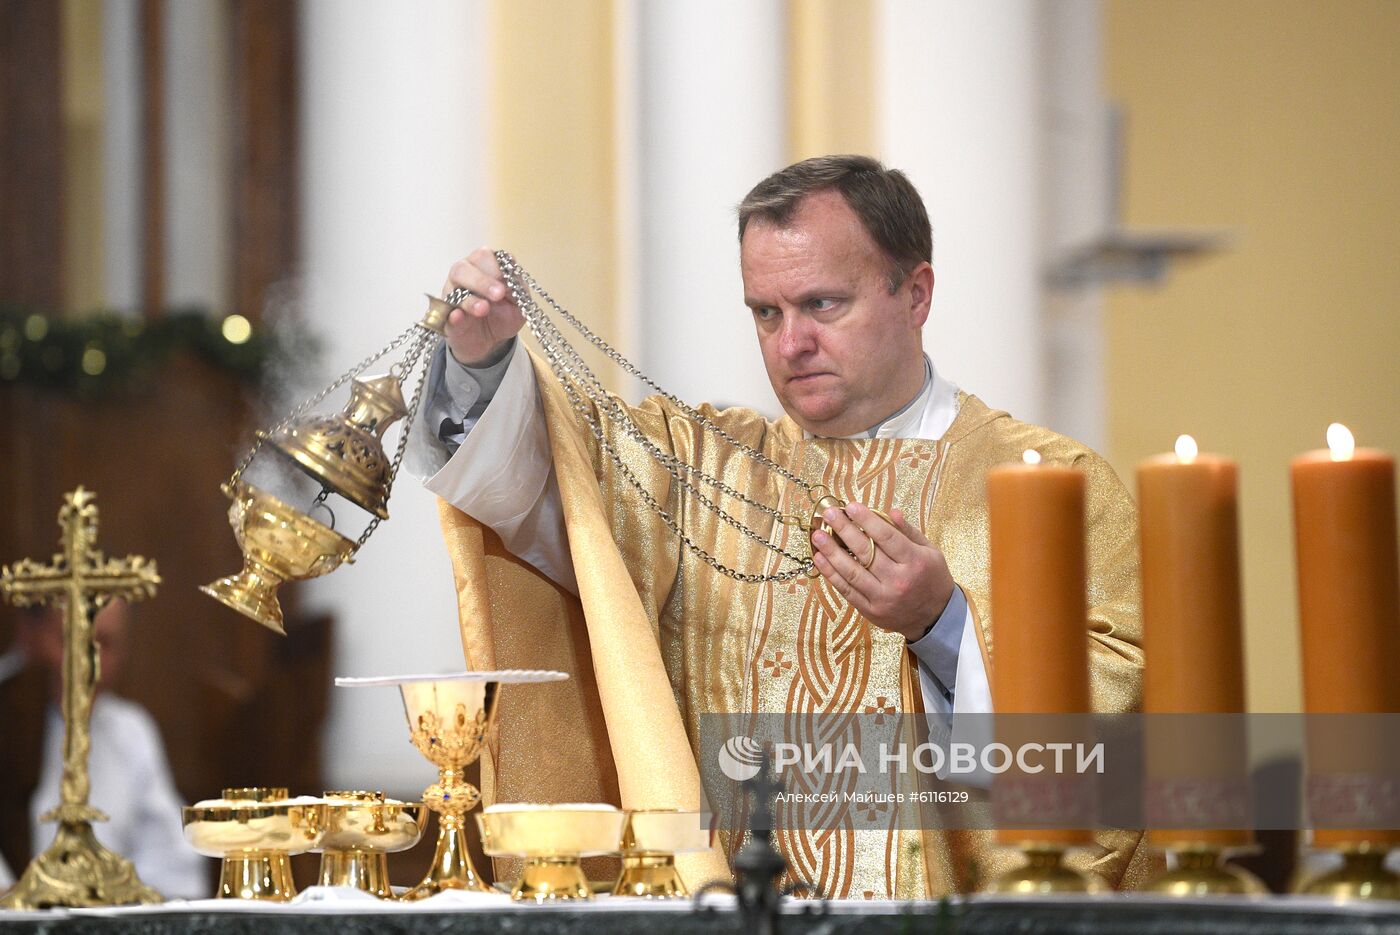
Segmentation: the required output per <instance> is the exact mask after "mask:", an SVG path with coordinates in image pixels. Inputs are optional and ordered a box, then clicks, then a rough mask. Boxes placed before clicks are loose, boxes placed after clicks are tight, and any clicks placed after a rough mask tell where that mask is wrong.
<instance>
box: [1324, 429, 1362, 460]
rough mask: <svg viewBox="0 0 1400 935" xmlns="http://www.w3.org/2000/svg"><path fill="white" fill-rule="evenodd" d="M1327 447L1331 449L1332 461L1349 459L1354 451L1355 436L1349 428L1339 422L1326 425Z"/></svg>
mask: <svg viewBox="0 0 1400 935" xmlns="http://www.w3.org/2000/svg"><path fill="white" fill-rule="evenodd" d="M1327 447H1328V448H1331V449H1332V460H1333V461H1350V460H1351V456H1352V454H1353V453H1354V452H1355V451H1356V438H1355V436H1353V435H1352V434H1351V429H1349V428H1347V427H1346V426H1345V425H1342V423H1340V422H1333V423H1332V424H1331V425H1329V426H1327Z"/></svg>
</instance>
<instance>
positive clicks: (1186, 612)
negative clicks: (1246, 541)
mask: <svg viewBox="0 0 1400 935" xmlns="http://www.w3.org/2000/svg"><path fill="white" fill-rule="evenodd" d="M1195 448H1196V444H1195V442H1194V441H1193V440H1192V439H1191V437H1190V436H1189V435H1183V436H1182V437H1181V439H1179V440H1178V445H1177V451H1176V452H1175V453H1174V454H1168V455H1159V456H1158V457H1155V458H1150V459H1148V460H1147V461H1144V462H1143V463H1142V464H1140V465H1138V472H1137V480H1138V511H1139V517H1140V520H1141V532H1140V536H1141V540H1140V541H1141V549H1142V630H1143V655H1144V656H1145V657H1146V660H1147V662H1146V672H1145V673H1144V676H1143V711H1144V712H1146V713H1148V714H1190V713H1238V712H1242V711H1244V645H1243V640H1242V637H1241V633H1240V617H1241V614H1240V562H1239V532H1238V520H1237V515H1236V499H1237V498H1236V483H1237V481H1236V477H1237V475H1238V469H1237V468H1236V465H1235V462H1234V461H1232V460H1231V459H1229V458H1224V457H1221V456H1219V455H1212V454H1200V453H1198V452H1197V451H1196V450H1195Z"/></svg>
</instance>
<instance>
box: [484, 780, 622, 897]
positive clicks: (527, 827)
mask: <svg viewBox="0 0 1400 935" xmlns="http://www.w3.org/2000/svg"><path fill="white" fill-rule="evenodd" d="M623 817H624V816H623V813H622V812H620V811H618V809H617V808H616V807H614V806H612V805H594V804H574V805H534V804H525V803H518V804H509V805H493V806H491V807H490V808H488V809H486V811H485V812H483V813H482V814H480V815H478V816H476V820H477V824H479V825H480V826H481V847H482V849H483V850H484V851H485V852H486V853H487V854H489V855H490V856H492V857H524V858H525V869H524V870H522V871H521V873H520V879H518V880H516V881H515V885H514V886H512V887H511V891H510V896H511V899H515V900H520V901H524V902H538V903H542V902H554V901H557V900H569V899H592V898H593V890H592V889H591V888H590V887H589V885H588V878H587V877H585V876H584V875H583V867H582V866H581V865H580V863H579V859H580V858H583V857H596V856H598V855H600V854H616V853H617V851H618V845H619V842H620V841H621V837H622V821H623Z"/></svg>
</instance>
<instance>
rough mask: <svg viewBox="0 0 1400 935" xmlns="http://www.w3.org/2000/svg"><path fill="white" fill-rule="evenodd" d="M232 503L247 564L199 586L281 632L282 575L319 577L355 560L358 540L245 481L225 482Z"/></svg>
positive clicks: (232, 522)
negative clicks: (278, 587) (280, 589)
mask: <svg viewBox="0 0 1400 935" xmlns="http://www.w3.org/2000/svg"><path fill="white" fill-rule="evenodd" d="M224 492H225V493H226V494H227V495H228V496H229V498H230V499H231V500H232V501H233V503H232V504H231V505H230V506H229V508H228V520H229V525H231V526H232V527H233V535H234V538H235V539H236V540H237V541H238V547H239V548H240V549H242V550H243V570H242V571H240V572H239V573H238V574H236V575H230V576H228V577H227V578H220V579H219V580H218V581H215V582H214V583H212V584H206V585H203V586H202V587H200V590H201V591H203V592H204V593H205V594H208V595H209V596H210V597H212V598H214V599H215V600H217V601H220V602H222V603H223V604H225V605H227V606H228V607H232V608H233V609H234V610H236V611H238V612H239V613H241V614H245V615H246V616H249V617H252V618H253V619H254V620H256V621H258V623H261V624H262V625H263V626H265V627H268V628H269V629H271V630H275V631H276V632H278V633H282V634H285V633H286V632H287V631H286V630H285V629H284V628H283V626H282V608H281V606H280V605H278V603H277V586H278V585H280V584H281V583H282V582H284V581H289V580H293V579H296V580H301V579H305V578H316V577H319V576H321V575H324V574H326V573H327V572H330V571H333V570H334V569H336V568H337V567H339V566H340V564H341V563H342V562H348V561H352V559H351V556H352V555H354V553H355V549H356V544H355V543H354V542H352V541H351V540H349V539H347V538H345V537H344V536H342V535H340V534H339V533H337V532H336V531H335V530H334V529H331V528H330V527H329V526H325V525H322V524H321V523H318V522H316V520H314V519H312V518H311V517H309V516H307V515H306V514H305V513H302V512H299V511H298V510H296V509H295V508H293V507H291V506H289V505H287V504H286V503H284V502H283V501H281V500H279V499H278V498H277V497H274V496H273V495H272V494H270V493H267V492H266V491H263V490H259V489H258V488H256V487H250V486H248V485H247V484H244V483H243V482H242V481H237V482H235V483H234V484H233V485H232V486H230V485H228V484H225V485H224Z"/></svg>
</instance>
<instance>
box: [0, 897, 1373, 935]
mask: <svg viewBox="0 0 1400 935" xmlns="http://www.w3.org/2000/svg"><path fill="white" fill-rule="evenodd" d="M0 927H3V928H4V930H5V931H7V932H16V933H35V935H38V933H44V935H48V933H80V932H81V933H86V932H100V933H104V935H125V933H143V935H145V933H151V935H166V933H170V935H174V933H181V932H195V931H197V932H212V933H218V935H244V933H258V935H284V933H296V935H322V933H325V935H331V933H336V935H340V933H348V935H354V933H361V932H364V933H370V932H374V933H379V932H394V933H411V935H419V933H438V932H449V931H450V932H453V933H460V935H476V933H482V935H485V933H496V932H501V933H531V935H534V933H539V935H566V933H567V935H590V933H595V932H596V933H618V935H628V933H651V932H655V931H658V930H664V931H666V932H673V933H697V935H698V933H710V932H732V931H736V930H739V929H740V927H741V924H740V921H739V916H738V915H737V914H736V913H735V912H734V908H733V903H732V900H727V899H726V900H720V899H713V900H706V903H705V906H704V907H703V908H700V909H697V908H696V907H695V905H694V904H692V903H691V902H689V901H653V902H640V901H634V900H622V899H609V898H607V897H602V898H600V899H598V900H597V901H596V902H591V903H579V904H575V905H569V906H559V905H549V906H519V905H516V904H512V903H511V902H509V900H508V899H506V898H505V897H504V896H503V895H502V896H500V897H496V896H491V895H465V894H460V893H448V894H444V895H442V896H440V897H434V898H433V899H430V900H426V901H424V902H421V903H418V904H413V905H407V906H406V905H393V904H385V903H382V902H378V901H374V900H359V899H355V898H354V897H350V898H343V897H342V898H337V897H336V895H334V894H331V893H329V892H328V891H325V890H319V889H312V890H308V891H307V892H306V893H305V894H304V895H303V897H302V898H301V899H300V900H299V901H298V902H296V903H293V904H290V905H270V904H253V903H247V902H241V901H240V902H234V901H228V900H225V901H217V900H199V901H194V902H188V903H180V902H174V903H166V904H163V905H157V906H130V907H120V908H105V909H86V910H48V911H43V912H26V913H14V912H7V913H0ZM779 931H782V932H786V933H809V932H810V933H832V935H835V933H844V932H861V933H885V932H887V933H903V932H927V933H937V935H982V933H1001V932H1017V933H1026V935H1101V933H1102V935H1107V933H1132V935H1176V933H1182V935H1193V933H1205V932H1210V933H1212V935H1217V933H1218V935H1254V933H1269V935H1292V933H1299V935H1301V933H1308V935H1344V933H1366V935H1381V933H1400V902H1395V901H1379V900H1377V901H1372V902H1365V903H1350V904H1345V905H1343V904H1339V903H1335V902H1332V901H1330V900H1325V899H1319V898H1316V897H1302V896H1283V897H1271V898H1265V899H1250V898H1247V897H1215V898H1211V899H1172V898H1166V897H1159V896H1150V895H1145V894H1132V895H1124V894H1117V895H1105V896H1081V895H1074V896H1060V897H1037V898H1033V899H1030V898H1012V897H996V896H972V897H955V898H951V899H948V900H943V901H919V902H868V901H865V900H838V901H832V902H828V903H826V904H825V905H823V904H821V903H818V902H816V901H808V900H792V901H790V902H788V903H786V904H785V905H784V910H783V914H782V917H781V920H780V922H779Z"/></svg>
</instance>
